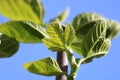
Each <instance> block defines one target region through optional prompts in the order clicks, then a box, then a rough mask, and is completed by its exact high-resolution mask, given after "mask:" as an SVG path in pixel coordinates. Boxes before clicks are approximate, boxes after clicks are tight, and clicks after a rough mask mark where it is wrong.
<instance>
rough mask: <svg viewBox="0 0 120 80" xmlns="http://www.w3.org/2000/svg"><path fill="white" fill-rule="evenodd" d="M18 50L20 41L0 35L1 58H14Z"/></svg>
mask: <svg viewBox="0 0 120 80" xmlns="http://www.w3.org/2000/svg"><path fill="white" fill-rule="evenodd" d="M18 48H19V43H18V41H16V40H15V39H13V38H9V37H7V36H6V35H4V34H2V33H0V58H8V57H11V56H13V55H14V54H15V53H16V52H17V50H18Z"/></svg>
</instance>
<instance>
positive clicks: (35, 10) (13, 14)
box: [0, 0, 44, 24]
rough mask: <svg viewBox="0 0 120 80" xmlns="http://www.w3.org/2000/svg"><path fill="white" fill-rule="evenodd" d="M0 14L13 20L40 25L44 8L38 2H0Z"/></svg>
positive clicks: (1, 0) (21, 0)
mask: <svg viewBox="0 0 120 80" xmlns="http://www.w3.org/2000/svg"><path fill="white" fill-rule="evenodd" d="M3 7H4V8H3ZM0 14H2V15H4V16H5V17H7V18H10V19H13V20H18V21H19V20H28V21H32V22H35V23H38V24H42V20H43V17H44V8H43V5H42V3H41V2H40V1H39V0H0Z"/></svg>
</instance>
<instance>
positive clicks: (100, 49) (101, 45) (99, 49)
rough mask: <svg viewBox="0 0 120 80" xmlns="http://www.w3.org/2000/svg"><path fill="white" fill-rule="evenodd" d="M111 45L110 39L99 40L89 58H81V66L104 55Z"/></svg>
mask: <svg viewBox="0 0 120 80" xmlns="http://www.w3.org/2000/svg"><path fill="white" fill-rule="evenodd" d="M110 45H111V40H110V39H105V40H104V39H101V40H100V41H99V42H98V43H97V44H96V45H95V47H94V49H93V50H94V52H93V54H91V55H90V56H88V57H86V58H83V59H84V60H83V62H82V63H83V64H85V63H89V62H91V61H92V60H93V58H100V57H102V56H104V55H106V54H107V53H108V51H109V48H110Z"/></svg>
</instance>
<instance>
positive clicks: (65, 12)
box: [50, 8, 69, 22]
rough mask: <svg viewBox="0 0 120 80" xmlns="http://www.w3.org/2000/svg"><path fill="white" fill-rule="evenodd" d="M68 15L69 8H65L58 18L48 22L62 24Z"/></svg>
mask: <svg viewBox="0 0 120 80" xmlns="http://www.w3.org/2000/svg"><path fill="white" fill-rule="evenodd" d="M68 15H69V8H67V9H66V10H65V11H64V12H62V13H60V14H59V15H58V16H56V17H55V18H54V19H52V20H51V21H50V22H54V21H59V22H63V21H64V20H65V19H66V18H67V17H68Z"/></svg>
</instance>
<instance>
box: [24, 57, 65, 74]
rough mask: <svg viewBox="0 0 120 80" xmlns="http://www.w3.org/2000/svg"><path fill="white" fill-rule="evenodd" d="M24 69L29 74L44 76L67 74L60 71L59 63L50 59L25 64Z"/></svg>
mask: <svg viewBox="0 0 120 80" xmlns="http://www.w3.org/2000/svg"><path fill="white" fill-rule="evenodd" d="M24 68H25V69H26V70H28V71H29V72H32V73H35V74H39V75H44V76H55V75H60V74H65V72H62V70H61V69H60V67H59V65H58V63H57V62H56V61H55V60H54V59H53V58H50V57H48V58H44V59H41V60H38V61H34V62H29V63H26V64H24Z"/></svg>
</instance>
